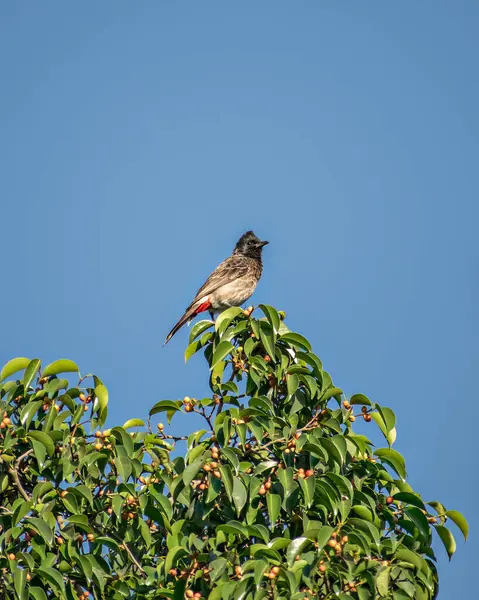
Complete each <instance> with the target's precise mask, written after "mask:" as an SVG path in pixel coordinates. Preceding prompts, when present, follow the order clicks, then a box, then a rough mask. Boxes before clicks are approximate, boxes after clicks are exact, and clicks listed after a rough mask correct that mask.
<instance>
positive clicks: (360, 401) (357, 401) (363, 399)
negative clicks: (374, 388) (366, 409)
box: [349, 394, 371, 406]
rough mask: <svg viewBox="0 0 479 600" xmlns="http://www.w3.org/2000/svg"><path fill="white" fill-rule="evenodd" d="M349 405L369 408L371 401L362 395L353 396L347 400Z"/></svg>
mask: <svg viewBox="0 0 479 600" xmlns="http://www.w3.org/2000/svg"><path fill="white" fill-rule="evenodd" d="M349 404H361V405H363V406H371V400H370V399H369V398H368V397H367V396H365V395H364V394H354V395H353V396H351V398H350V399H349Z"/></svg>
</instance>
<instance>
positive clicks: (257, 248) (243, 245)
mask: <svg viewBox="0 0 479 600" xmlns="http://www.w3.org/2000/svg"><path fill="white" fill-rule="evenodd" d="M268 243H269V242H263V241H261V240H260V239H259V238H257V237H256V236H255V234H254V233H253V232H252V231H247V232H246V233H244V234H243V235H242V236H241V237H240V239H239V240H238V242H237V244H236V246H235V249H234V254H242V255H243V256H249V257H250V258H261V251H262V250H263V246H266V244H268Z"/></svg>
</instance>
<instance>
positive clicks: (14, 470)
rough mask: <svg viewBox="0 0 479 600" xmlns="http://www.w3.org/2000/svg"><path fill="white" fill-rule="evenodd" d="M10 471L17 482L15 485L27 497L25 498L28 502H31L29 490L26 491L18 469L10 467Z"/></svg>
mask: <svg viewBox="0 0 479 600" xmlns="http://www.w3.org/2000/svg"><path fill="white" fill-rule="evenodd" d="M8 472H9V473H10V475H11V476H12V479H13V482H14V483H15V485H16V486H17V488H18V491H19V492H20V494H21V495H22V496H23V497H24V498H25V500H26V501H27V502H29V501H30V500H31V498H30V496H29V495H28V494H27V492H26V491H25V489H24V488H23V486H22V483H21V481H20V477H19V476H18V473H17V470H16V469H13V468H10V469H8Z"/></svg>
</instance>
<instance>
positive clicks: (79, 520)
mask: <svg viewBox="0 0 479 600" xmlns="http://www.w3.org/2000/svg"><path fill="white" fill-rule="evenodd" d="M68 521H69V522H70V523H73V524H74V525H79V526H80V527H81V528H82V529H83V530H84V531H90V530H91V527H90V525H89V523H88V518H87V517H86V516H85V515H70V516H69V517H68Z"/></svg>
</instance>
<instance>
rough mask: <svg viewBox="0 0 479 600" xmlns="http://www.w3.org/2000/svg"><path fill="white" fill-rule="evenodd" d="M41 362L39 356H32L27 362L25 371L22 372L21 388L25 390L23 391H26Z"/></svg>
mask: <svg viewBox="0 0 479 600" xmlns="http://www.w3.org/2000/svg"><path fill="white" fill-rule="evenodd" d="M41 364H42V361H41V360H40V359H39V358H34V359H33V360H31V361H30V362H29V363H28V366H27V368H26V369H25V373H24V374H23V389H24V390H25V393H27V392H28V388H29V386H30V384H31V383H32V381H33V379H34V378H35V375H36V374H37V372H38V370H39V369H40V365H41Z"/></svg>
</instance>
